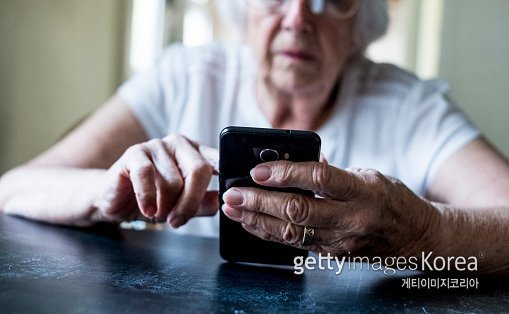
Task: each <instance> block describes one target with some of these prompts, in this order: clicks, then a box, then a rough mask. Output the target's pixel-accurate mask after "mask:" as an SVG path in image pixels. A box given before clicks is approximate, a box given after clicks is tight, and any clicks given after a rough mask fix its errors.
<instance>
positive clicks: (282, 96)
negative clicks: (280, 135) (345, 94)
mask: <svg viewBox="0 0 509 314" xmlns="http://www.w3.org/2000/svg"><path fill="white" fill-rule="evenodd" d="M339 86H340V84H339V82H338V83H336V84H334V85H333V86H332V87H331V88H329V92H327V93H324V92H323V90H320V91H316V92H314V93H306V94H298V93H288V92H284V91H281V90H278V89H277V88H276V87H275V86H273V85H272V84H270V83H269V82H267V81H264V80H260V79H259V80H258V83H257V91H258V93H257V94H258V104H259V106H260V108H261V110H262V112H263V114H264V115H265V116H266V117H267V118H268V120H269V121H270V123H271V124H272V127H274V128H278V129H296V130H311V131H316V130H317V129H319V128H320V127H321V126H322V125H323V124H324V123H325V122H326V121H327V119H328V118H329V116H330V114H331V112H332V108H333V107H334V103H335V100H336V97H337V95H338V92H339Z"/></svg>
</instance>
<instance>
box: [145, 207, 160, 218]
mask: <svg viewBox="0 0 509 314" xmlns="http://www.w3.org/2000/svg"><path fill="white" fill-rule="evenodd" d="M145 212H146V213H147V215H148V216H149V217H151V218H152V217H154V215H155V214H156V213H157V208H156V207H154V206H147V208H146V209H145Z"/></svg>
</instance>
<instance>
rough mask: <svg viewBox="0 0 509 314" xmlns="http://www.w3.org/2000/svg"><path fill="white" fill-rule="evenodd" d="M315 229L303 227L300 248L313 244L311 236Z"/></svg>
mask: <svg viewBox="0 0 509 314" xmlns="http://www.w3.org/2000/svg"><path fill="white" fill-rule="evenodd" d="M314 235H315V229H313V228H311V227H304V235H303V236H302V246H310V245H311V244H313V236H314Z"/></svg>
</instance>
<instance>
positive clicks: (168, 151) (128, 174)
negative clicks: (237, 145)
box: [91, 134, 219, 228]
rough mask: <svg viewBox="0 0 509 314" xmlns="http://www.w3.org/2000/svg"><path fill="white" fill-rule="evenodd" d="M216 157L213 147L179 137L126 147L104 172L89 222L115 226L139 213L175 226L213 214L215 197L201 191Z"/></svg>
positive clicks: (134, 217)
mask: <svg viewBox="0 0 509 314" xmlns="http://www.w3.org/2000/svg"><path fill="white" fill-rule="evenodd" d="M218 159H219V154H218V151H217V149H214V148H211V147H207V146H204V145H199V144H198V143H195V142H193V141H191V140H189V139H187V138H186V137H184V136H182V135H174V134H172V135H169V136H167V137H165V138H163V139H154V140H150V141H148V142H145V143H141V144H136V145H134V146H131V147H129V148H128V149H127V150H126V151H125V153H124V154H123V155H122V156H121V157H120V158H119V159H118V160H117V161H116V162H115V163H114V164H113V165H112V166H111V167H110V169H108V171H107V172H106V173H105V180H103V182H104V183H103V184H101V185H100V187H99V190H98V196H97V198H96V200H95V202H94V206H93V208H94V210H93V213H92V216H91V219H92V220H93V221H113V222H120V221H126V220H133V219H137V218H138V217H139V216H140V214H141V215H143V216H145V217H146V218H149V219H155V220H156V221H167V222H168V223H169V224H171V225H172V226H173V227H174V228H178V227H180V226H182V225H184V224H185V223H186V222H187V221H188V220H189V219H191V218H192V217H194V216H207V215H208V216H211V215H214V214H216V212H217V210H218V207H219V205H218V194H217V191H207V187H208V185H209V182H210V180H211V177H212V175H213V174H217V172H218V170H217V168H218V167H217V165H218ZM103 179H104V177H103Z"/></svg>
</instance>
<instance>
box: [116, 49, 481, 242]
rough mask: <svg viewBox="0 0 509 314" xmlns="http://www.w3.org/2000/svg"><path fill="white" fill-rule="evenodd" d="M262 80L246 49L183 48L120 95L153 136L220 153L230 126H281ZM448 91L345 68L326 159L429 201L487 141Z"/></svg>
mask: <svg viewBox="0 0 509 314" xmlns="http://www.w3.org/2000/svg"><path fill="white" fill-rule="evenodd" d="M256 75H257V70H256V65H255V61H254V58H253V55H252V53H251V50H250V49H249V48H248V47H246V46H241V45H221V44H213V45H209V46H206V47H201V48H184V47H182V46H180V45H174V46H170V47H169V48H167V49H166V50H165V52H164V53H163V54H162V55H161V57H160V58H159V61H158V62H157V64H156V65H155V66H154V67H153V68H152V69H151V70H149V71H147V72H145V73H142V74H139V75H137V76H134V77H133V78H132V79H130V80H128V81H127V82H126V83H125V84H123V85H122V86H121V87H120V88H119V90H118V93H119V94H120V96H121V97H122V98H123V99H124V100H125V101H126V102H127V103H128V104H129V106H130V108H131V109H132V111H133V112H134V114H135V116H136V117H137V118H138V119H139V121H140V122H141V124H142V125H143V127H144V128H145V130H146V132H147V134H148V135H149V136H150V137H151V138H161V137H164V136H166V135H168V134H171V133H180V134H183V135H185V136H187V137H188V138H190V139H193V140H195V141H198V142H200V143H203V144H206V145H209V146H213V147H218V144H219V133H220V131H221V130H222V129H223V128H224V127H226V126H229V125H238V126H254V127H271V124H270V122H269V121H268V120H267V118H266V117H265V116H264V115H263V113H262V112H261V110H260V108H259V107H258V105H257V101H256V95H255V81H256ZM447 91H448V86H447V85H446V84H445V83H443V82H441V81H436V80H434V81H421V80H419V79H418V78H416V77H415V76H414V75H412V74H410V73H408V72H406V71H404V70H401V69H399V68H397V67H395V66H393V65H388V64H376V63H373V62H371V61H369V60H367V59H363V58H359V59H356V60H354V61H352V62H351V63H350V64H349V65H348V66H347V67H346V69H345V74H344V78H343V82H342V85H341V89H340V92H339V95H338V97H337V100H336V102H335V107H334V109H333V114H332V115H331V118H330V119H329V120H328V121H327V122H326V123H325V124H324V125H323V126H322V127H321V128H320V129H319V130H317V133H318V134H319V135H320V137H321V139H322V152H323V154H324V155H325V156H326V158H327V160H328V161H329V163H330V164H331V165H334V166H336V167H340V168H347V167H358V168H372V169H376V170H378V171H380V172H381V173H383V174H386V175H390V176H393V177H396V178H398V179H400V180H401V181H402V182H403V183H405V184H406V185H407V186H408V187H409V188H410V189H412V190H413V191H414V192H415V193H416V194H418V195H421V196H422V195H424V194H425V193H426V191H427V188H428V185H429V184H430V182H431V180H432V178H433V175H434V174H435V172H436V170H437V169H438V168H439V167H440V165H441V164H442V162H443V161H445V160H446V159H447V158H448V157H449V156H451V155H452V154H453V153H454V152H456V151H457V150H458V149H459V148H461V147H462V146H464V145H465V144H467V143H468V142H470V141H472V140H473V139H475V138H477V137H478V136H479V131H478V130H477V129H476V128H475V127H474V126H473V125H472V123H471V122H470V121H469V120H468V119H467V118H466V117H465V115H464V114H463V113H462V112H461V111H460V110H459V109H458V108H457V107H456V106H454V105H453V104H452V103H451V102H450V100H449V99H447V96H446V95H445V93H446V92H447ZM216 220H217V215H216V218H215V219H211V218H196V219H193V220H192V221H191V222H190V223H188V225H186V226H184V227H183V228H181V229H182V230H184V231H183V232H190V233H198V234H202V235H217V230H218V224H217V221H216Z"/></svg>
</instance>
